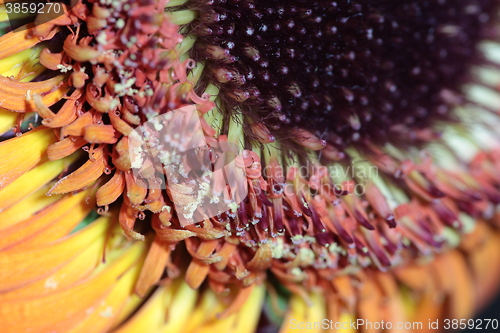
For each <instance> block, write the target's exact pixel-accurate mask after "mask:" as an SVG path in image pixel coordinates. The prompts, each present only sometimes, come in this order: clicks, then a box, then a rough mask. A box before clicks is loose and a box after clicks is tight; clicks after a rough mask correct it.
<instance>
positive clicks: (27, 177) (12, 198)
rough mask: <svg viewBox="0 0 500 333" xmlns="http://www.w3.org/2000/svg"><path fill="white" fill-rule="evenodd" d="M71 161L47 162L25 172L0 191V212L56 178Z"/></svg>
mask: <svg viewBox="0 0 500 333" xmlns="http://www.w3.org/2000/svg"><path fill="white" fill-rule="evenodd" d="M70 161H71V157H69V158H68V159H63V160H57V161H48V162H45V163H42V164H41V165H39V166H37V167H36V168H34V169H32V170H30V171H28V172H26V173H25V174H24V175H22V176H21V177H19V178H18V179H16V180H15V181H14V182H12V183H11V184H9V185H7V186H6V187H4V188H2V189H1V190H0V211H2V210H4V209H5V208H8V207H10V206H12V205H14V204H15V203H17V202H19V201H21V200H23V199H24V198H25V197H27V196H28V195H30V194H32V193H34V192H35V191H36V190H38V189H40V188H41V187H43V186H44V185H46V184H47V183H49V182H50V181H51V180H52V179H54V178H55V177H57V175H59V174H60V173H61V172H62V171H63V170H64V169H65V168H66V167H67V165H68V162H70Z"/></svg>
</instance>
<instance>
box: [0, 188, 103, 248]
mask: <svg viewBox="0 0 500 333" xmlns="http://www.w3.org/2000/svg"><path fill="white" fill-rule="evenodd" d="M89 195H90V193H89V191H84V192H80V193H78V194H76V195H73V196H71V195H67V196H65V197H64V198H63V199H61V200H59V201H58V202H56V203H55V204H53V205H51V206H50V207H48V208H46V209H44V210H42V211H40V212H38V213H37V214H35V215H34V216H33V217H30V218H28V219H27V220H25V221H22V222H21V223H19V224H16V225H15V226H12V227H10V228H6V229H3V230H2V234H1V237H0V249H2V250H4V249H9V250H11V249H13V248H16V249H18V250H19V249H21V248H26V247H31V248H35V247H36V246H37V245H40V244H48V243H50V242H53V241H56V240H58V239H59V238H61V237H63V236H66V235H67V234H69V233H70V232H71V230H73V229H74V228H75V227H76V226H77V225H78V224H79V223H80V221H82V220H83V219H84V218H85V216H87V214H88V213H89V212H90V210H91V209H92V208H93V207H94V205H93V203H92V202H88V203H87V200H86V198H87V197H88V196H89Z"/></svg>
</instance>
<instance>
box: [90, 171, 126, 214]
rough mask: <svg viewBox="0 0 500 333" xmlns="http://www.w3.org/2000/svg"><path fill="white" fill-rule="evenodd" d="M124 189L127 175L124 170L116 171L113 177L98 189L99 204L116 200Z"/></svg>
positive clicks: (102, 204) (104, 204)
mask: <svg viewBox="0 0 500 333" xmlns="http://www.w3.org/2000/svg"><path fill="white" fill-rule="evenodd" d="M124 189H125V176H124V175H123V172H122V171H116V172H115V174H114V175H113V177H112V178H111V179H110V180H109V181H108V182H107V183H106V184H104V185H103V186H101V187H100V188H99V190H98V191H97V194H96V198H97V205H98V206H106V205H109V204H111V203H113V202H115V201H116V199H118V197H119V196H120V195H121V194H122V193H123V190H124Z"/></svg>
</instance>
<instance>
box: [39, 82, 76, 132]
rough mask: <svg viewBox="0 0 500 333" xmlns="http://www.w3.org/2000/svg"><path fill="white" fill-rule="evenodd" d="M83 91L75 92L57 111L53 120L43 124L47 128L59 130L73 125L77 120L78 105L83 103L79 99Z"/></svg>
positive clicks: (45, 120) (45, 121) (47, 120)
mask: <svg viewBox="0 0 500 333" xmlns="http://www.w3.org/2000/svg"><path fill="white" fill-rule="evenodd" d="M80 95H81V91H79V90H75V91H74V92H73V94H71V96H70V98H69V99H67V100H66V102H64V104H63V106H62V107H61V108H60V109H59V111H57V113H56V114H55V115H54V117H53V118H51V119H50V120H49V119H44V120H43V121H42V124H44V125H45V126H47V127H52V128H59V127H64V126H66V125H68V124H71V122H73V121H74V120H75V119H76V118H77V103H81V101H79V100H78V97H79V96H80Z"/></svg>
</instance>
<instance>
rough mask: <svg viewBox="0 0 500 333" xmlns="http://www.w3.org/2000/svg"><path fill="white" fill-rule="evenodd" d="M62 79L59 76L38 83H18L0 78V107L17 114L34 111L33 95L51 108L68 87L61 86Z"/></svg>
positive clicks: (62, 76)
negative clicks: (39, 97) (38, 96)
mask: <svg viewBox="0 0 500 333" xmlns="http://www.w3.org/2000/svg"><path fill="white" fill-rule="evenodd" d="M64 78H65V76H64V75H59V76H56V77H53V78H51V79H48V80H45V81H40V82H19V81H16V80H13V79H10V78H6V77H4V76H0V101H1V106H2V107H4V108H6V109H9V110H13V111H18V112H29V111H35V110H36V106H35V102H34V100H33V95H40V96H42V102H43V104H45V105H47V106H51V105H53V104H55V103H56V102H58V101H60V100H61V99H62V97H63V96H64V94H65V93H66V92H67V91H68V87H62V86H61V85H62V82H63V80H64Z"/></svg>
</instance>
